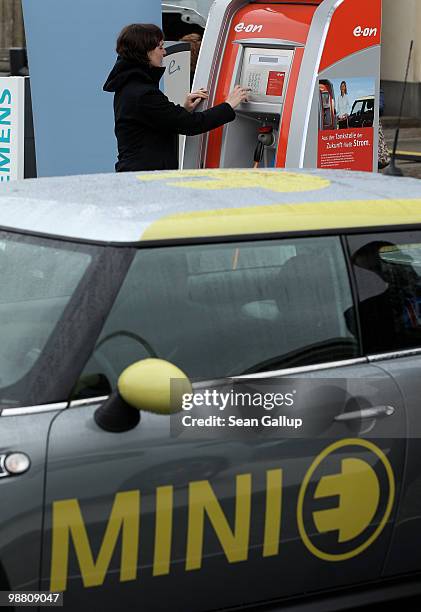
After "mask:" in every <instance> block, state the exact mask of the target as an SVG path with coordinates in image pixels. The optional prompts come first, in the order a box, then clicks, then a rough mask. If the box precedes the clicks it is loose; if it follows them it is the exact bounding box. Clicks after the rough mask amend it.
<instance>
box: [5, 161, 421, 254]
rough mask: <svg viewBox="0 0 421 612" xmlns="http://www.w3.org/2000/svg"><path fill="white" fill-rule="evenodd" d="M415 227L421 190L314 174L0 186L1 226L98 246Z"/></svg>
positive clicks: (147, 176)
mask: <svg viewBox="0 0 421 612" xmlns="http://www.w3.org/2000/svg"><path fill="white" fill-rule="evenodd" d="M418 224H420V225H421V183H420V182H419V181H417V180H416V179H408V178H407V179H404V178H392V177H385V176H382V175H377V174H369V173H354V172H353V173H351V172H338V171H319V170H312V171H308V170H298V171H283V170H252V169H250V170H248V169H246V170H191V171H170V172H143V173H124V174H97V175H86V176H71V177H55V178H45V179H31V180H25V181H17V182H15V183H9V184H3V185H2V186H1V187H0V226H1V227H3V228H13V229H17V230H24V231H28V232H33V233H42V234H50V235H55V236H62V237H68V238H77V239H83V240H88V241H101V242H138V241H150V240H153V241H156V240H168V239H184V238H194V239H200V238H212V237H219V236H233V237H234V236H244V235H251V236H252V235H261V234H272V233H282V232H315V231H332V230H333V231H334V230H335V229H341V230H346V229H348V230H352V229H359V228H362V229H369V228H381V227H389V228H391V227H395V226H396V227H397V226H399V227H402V226H409V225H418Z"/></svg>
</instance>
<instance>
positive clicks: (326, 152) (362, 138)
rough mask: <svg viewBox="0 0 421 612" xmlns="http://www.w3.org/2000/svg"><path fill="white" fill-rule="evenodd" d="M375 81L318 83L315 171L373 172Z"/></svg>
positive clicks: (328, 80)
mask: <svg viewBox="0 0 421 612" xmlns="http://www.w3.org/2000/svg"><path fill="white" fill-rule="evenodd" d="M375 105H376V97H375V81H374V79H372V78H352V79H320V81H319V143H318V163H317V166H318V168H329V169H334V170H361V171H367V172H372V171H373V146H374V127H373V125H374V122H375V121H374V119H375Z"/></svg>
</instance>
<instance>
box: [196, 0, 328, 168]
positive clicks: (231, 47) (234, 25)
mask: <svg viewBox="0 0 421 612" xmlns="http://www.w3.org/2000/svg"><path fill="white" fill-rule="evenodd" d="M318 4H320V2H311V3H307V2H301V3H300V4H297V1H296V0H295V2H291V3H290V2H285V3H283V4H270V3H260V2H255V3H253V4H248V5H247V6H245V7H243V8H242V9H240V10H239V11H238V12H237V13H236V15H235V17H234V18H233V20H232V22H231V25H230V31H229V34H228V38H227V40H226V44H225V51H224V57H223V60H222V64H221V68H220V71H219V76H218V83H217V85H216V92H215V97H214V100H213V104H220V103H221V102H224V100H225V99H226V98H227V96H228V94H229V91H230V88H231V84H232V78H233V73H234V68H235V61H236V58H237V52H238V45H236V44H235V42H236V41H237V40H245V39H247V38H250V39H255V38H256V26H257V27H259V29H260V34H259V35H260V36H261V37H262V38H266V39H267V38H269V39H271V38H277V39H284V40H293V41H294V42H297V43H299V44H302V45H305V44H306V42H307V37H308V33H309V30H310V25H311V22H312V19H313V15H314V13H315V10H316V8H317V6H318ZM260 26H261V28H260ZM303 53H304V49H303V47H298V48H297V49H296V51H295V55H294V60H293V63H292V66H291V72H290V75H289V84H288V91H287V92H283V93H284V96H285V98H284V110H283V116H282V125H281V130H280V135H279V139H280V143H279V147H278V150H279V152H280V153H279V155H278V159H277V161H276V165H277V166H282V165H284V157H285V152H286V144H287V141H288V135H289V126H290V121H291V115H292V109H293V105H294V97H295V91H296V87H297V81H298V76H299V73H300V67H301V62H302V59H303ZM279 74H282V73H279V72H277V71H274V78H273V79H269V83H268V88H269V87H270V88H271V89H272V88H273V91H275V92H276V93H273V94H270V95H280V94H279V91H280V89H281V88H282V91H283V89H284V84H285V74H284V76H283V79H282V77H281V76H278V75H279ZM267 93H268V95H269V91H268V92H267ZM222 134H223V128H218V129H217V130H213V131H212V132H210V134H209V137H208V143H207V154H206V161H205V167H206V168H219V166H220V159H221V147H222ZM251 163H252V160H251V162H250V165H251Z"/></svg>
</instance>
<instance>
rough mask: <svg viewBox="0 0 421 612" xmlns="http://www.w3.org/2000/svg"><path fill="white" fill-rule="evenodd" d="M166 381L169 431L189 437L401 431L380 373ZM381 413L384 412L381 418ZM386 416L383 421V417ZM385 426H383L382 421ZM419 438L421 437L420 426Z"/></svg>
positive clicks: (389, 387)
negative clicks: (189, 382)
mask: <svg viewBox="0 0 421 612" xmlns="http://www.w3.org/2000/svg"><path fill="white" fill-rule="evenodd" d="M178 382H179V384H178V387H177V384H176V383H177V381H175V384H174V386H173V384H172V385H171V398H172V400H174V404H173V407H174V414H172V415H171V417H170V435H172V436H174V437H178V436H183V438H188V439H191V440H194V439H196V438H197V437H199V438H204V439H205V438H206V439H227V440H230V439H244V438H246V439H249V438H253V437H258V438H264V439H268V438H271V439H273V440H279V439H284V438H307V439H315V438H329V439H335V438H338V439H341V438H342V437H343V436H357V437H358V436H360V435H368V434H369V435H373V436H374V435H375V436H377V437H387V436H390V433H391V432H393V437H394V438H400V437H405V436H406V429H405V427H406V425H405V419H404V418H403V417H402V414H403V413H402V411H399V410H394V409H393V407H395V406H399V402H400V401H401V400H400V396H399V393H397V391H396V389H395V387H394V386H393V384H392V383H391V382H390V380H389V379H388V378H387V377H385V376H381V375H379V376H377V377H373V376H370V377H367V378H365V377H361V376H360V375H359V373H358V372H357V375H355V376H353V377H349V378H345V377H343V372H341V371H338V372H337V376H336V377H335V376H331V377H329V378H325V377H322V376H320V374H319V373H315V374H312V373H310V374H309V375H305V376H304V375H303V376H302V377H301V378H298V377H294V378H289V377H279V378H273V379H261V378H254V379H244V378H242V379H229V380H224V381H216V382H212V383H209V384H208V383H201V382H198V383H194V384H193V392H191V389H186V386H185V384H184V382H183V381H178ZM384 414H389V415H392V416H389V418H388V419H387V420H386V419H384V418H383V416H384ZM386 421H387V422H386ZM386 425H387V426H386ZM419 437H421V429H420V434H419Z"/></svg>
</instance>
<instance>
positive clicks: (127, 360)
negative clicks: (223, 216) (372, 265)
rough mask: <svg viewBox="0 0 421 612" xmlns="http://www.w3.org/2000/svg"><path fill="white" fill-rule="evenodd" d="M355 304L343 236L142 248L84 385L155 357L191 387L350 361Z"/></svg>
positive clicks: (355, 348) (111, 378)
mask: <svg viewBox="0 0 421 612" xmlns="http://www.w3.org/2000/svg"><path fill="white" fill-rule="evenodd" d="M351 306H352V299H351V293H350V289H349V286H348V277H347V271H346V266H345V262H344V257H343V253H342V250H341V245H340V241H339V239H336V238H322V237H320V238H314V239H313V238H311V239H298V240H284V241H273V242H272V241H271V242H268V241H262V242H249V243H236V244H222V245H195V246H194V245H192V246H179V247H168V248H155V249H151V250H139V251H138V253H137V254H136V256H135V258H134V260H133V263H132V266H131V268H130V269H129V272H128V274H127V277H126V279H125V281H124V283H123V285H122V287H121V290H120V293H119V295H118V297H117V299H116V301H115V303H114V306H113V308H112V310H111V312H110V315H109V317H108V320H107V321H106V323H105V326H104V328H103V330H102V333H101V336H100V338H99V340H98V343H97V346H96V350H95V351H94V353H93V355H92V358H91V359H90V361H89V363H88V364H87V367H86V368H85V371H84V373H83V376H82V383H83V381H86V380H89V378H90V377H92V376H93V375H98V374H101V375H103V376H105V377H106V378H107V379H108V380H109V381H110V382H111V384H112V386H113V387H115V384H116V381H117V377H118V375H119V374H120V373H121V372H122V370H123V369H124V368H125V367H127V366H128V365H130V364H131V363H133V362H135V361H137V360H139V359H143V358H146V357H150V356H152V357H159V358H161V359H166V360H168V361H171V362H172V363H174V364H176V365H177V366H179V367H180V368H181V369H182V370H184V371H185V372H186V373H187V374H188V375H189V376H190V377H191V378H192V379H210V378H220V377H225V376H229V375H239V374H242V373H246V372H255V371H261V370H264V369H275V368H281V367H290V366H297V365H307V364H312V363H320V362H324V361H332V360H336V359H341V358H348V357H353V356H354V355H356V354H357V352H358V346H357V341H356V339H355V336H354V335H353V333H352V332H351V331H350V327H349V325H350V321H349V320H346V318H345V314H344V313H345V312H347V311H349V309H350V308H351ZM354 327H355V326H354V325H353V324H351V328H352V329H353V328H354ZM83 386H84V385H83V384H81V385H79V387H83ZM85 386H86V385H85Z"/></svg>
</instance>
